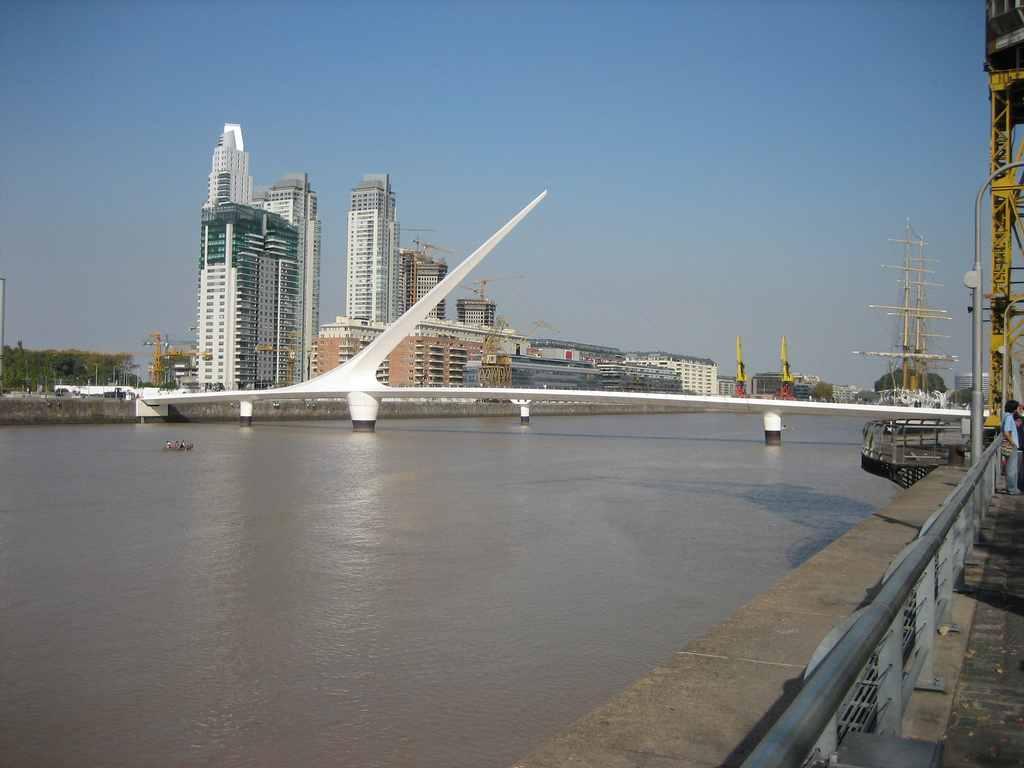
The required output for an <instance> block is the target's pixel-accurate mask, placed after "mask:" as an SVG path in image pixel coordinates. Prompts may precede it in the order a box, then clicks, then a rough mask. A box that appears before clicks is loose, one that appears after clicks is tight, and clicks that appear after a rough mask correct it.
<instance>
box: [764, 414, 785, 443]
mask: <svg viewBox="0 0 1024 768" xmlns="http://www.w3.org/2000/svg"><path fill="white" fill-rule="evenodd" d="M764 444H765V445H782V414H780V413H776V412H775V411H768V412H767V413H765V415H764Z"/></svg>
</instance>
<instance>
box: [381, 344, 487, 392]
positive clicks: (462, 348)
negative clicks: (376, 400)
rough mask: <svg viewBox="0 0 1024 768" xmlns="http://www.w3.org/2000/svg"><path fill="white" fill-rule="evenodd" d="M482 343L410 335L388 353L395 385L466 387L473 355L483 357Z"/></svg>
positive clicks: (391, 377) (392, 380)
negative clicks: (481, 351)
mask: <svg viewBox="0 0 1024 768" xmlns="http://www.w3.org/2000/svg"><path fill="white" fill-rule="evenodd" d="M480 349H481V345H480V343H479V342H473V341H462V340H460V339H453V338H449V337H445V336H406V337H405V339H403V340H402V342H401V343H400V344H399V345H398V346H397V347H395V349H394V351H393V352H392V353H391V354H390V355H388V383H389V384H390V385H391V386H393V387H462V386H465V383H466V366H467V365H468V363H469V361H470V358H473V359H476V360H479V359H480Z"/></svg>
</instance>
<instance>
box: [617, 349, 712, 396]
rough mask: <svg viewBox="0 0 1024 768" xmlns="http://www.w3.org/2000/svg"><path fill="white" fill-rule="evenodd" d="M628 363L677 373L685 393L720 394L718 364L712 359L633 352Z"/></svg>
mask: <svg viewBox="0 0 1024 768" xmlns="http://www.w3.org/2000/svg"><path fill="white" fill-rule="evenodd" d="M626 362H627V363H630V364H633V365H649V366H654V367H657V368H668V369H669V370H672V371H675V373H676V375H677V376H679V381H680V383H681V384H682V387H683V391H684V392H691V393H693V394H696V395H717V394H718V363H716V362H715V361H714V360H711V359H710V358H707V357H690V356H689V355H673V354H669V353H667V352H631V353H629V354H628V355H627V356H626Z"/></svg>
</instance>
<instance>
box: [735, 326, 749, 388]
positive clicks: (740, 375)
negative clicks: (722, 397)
mask: <svg viewBox="0 0 1024 768" xmlns="http://www.w3.org/2000/svg"><path fill="white" fill-rule="evenodd" d="M746 396H747V367H746V366H745V365H744V364H743V339H741V338H740V337H739V336H737V337H736V397H746Z"/></svg>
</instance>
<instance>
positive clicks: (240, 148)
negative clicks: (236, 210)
mask: <svg viewBox="0 0 1024 768" xmlns="http://www.w3.org/2000/svg"><path fill="white" fill-rule="evenodd" d="M251 202H252V176H250V175H249V153H248V152H246V151H245V142H244V141H242V126H240V125H238V123H225V124H224V133H222V134H221V135H220V138H219V139H217V146H216V147H215V148H214V150H213V164H212V167H211V169H210V176H209V187H208V192H207V196H206V204H205V205H204V206H203V208H214V207H216V206H218V205H220V204H221V203H242V204H243V205H248V204H249V203H251Z"/></svg>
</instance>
